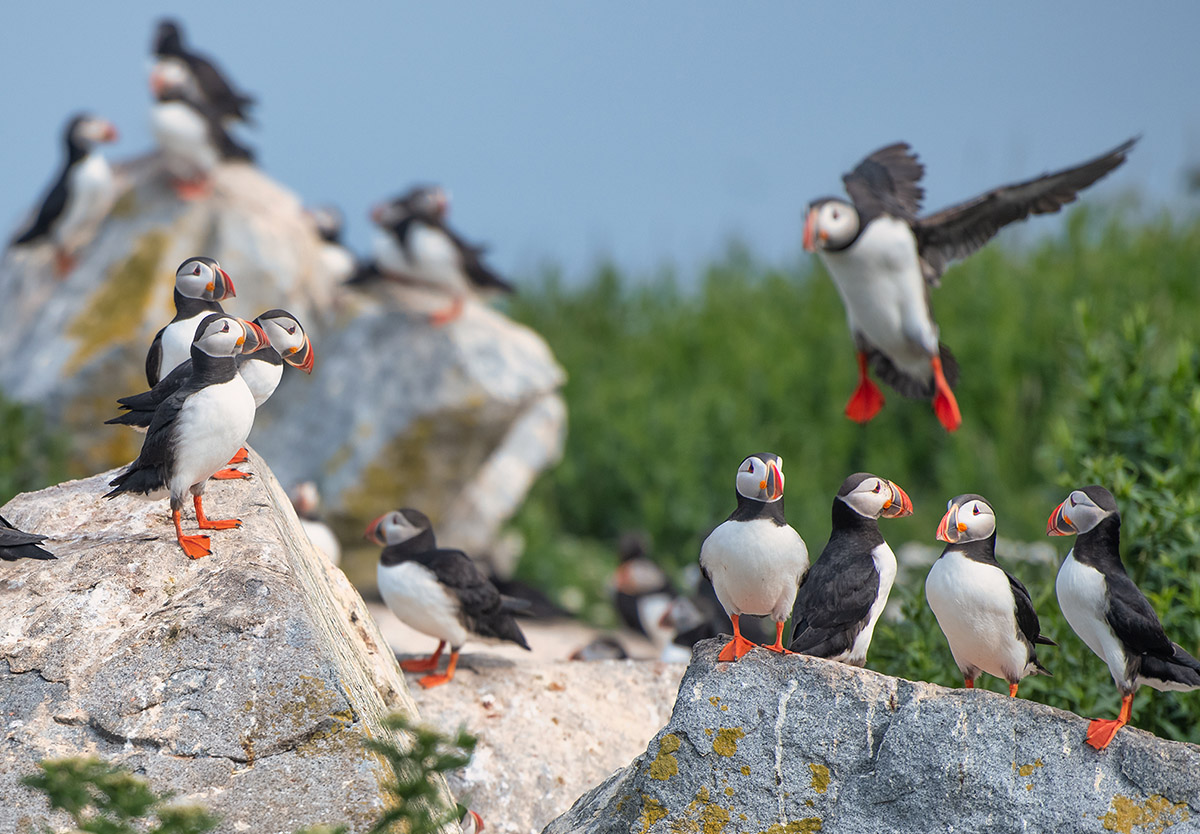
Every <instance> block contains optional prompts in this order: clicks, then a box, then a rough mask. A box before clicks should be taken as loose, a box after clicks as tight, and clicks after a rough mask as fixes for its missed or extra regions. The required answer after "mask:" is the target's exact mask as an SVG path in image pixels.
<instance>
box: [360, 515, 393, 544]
mask: <svg viewBox="0 0 1200 834" xmlns="http://www.w3.org/2000/svg"><path fill="white" fill-rule="evenodd" d="M387 517H388V513H384V514H383V515H381V516H380V517H379V518H377V519H375V520H374V521H372V522H371V523H370V524H368V525H367V530H366V532H365V533H363V538H364V539H366V540H367V541H369V542H375V544H378V545H381V546H382V545H386V544H387V542H385V541H384V540H383V536H382V535H380V533H379V525H380V524H382V523H383V520H384V519H385V518H387Z"/></svg>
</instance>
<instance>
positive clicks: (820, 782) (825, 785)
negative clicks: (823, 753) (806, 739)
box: [808, 764, 829, 793]
mask: <svg viewBox="0 0 1200 834" xmlns="http://www.w3.org/2000/svg"><path fill="white" fill-rule="evenodd" d="M808 769H809V770H811V771H812V789H813V790H814V791H816V792H817V793H825V791H827V790H829V768H827V767H825V765H819V764H810V765H809V766H808Z"/></svg>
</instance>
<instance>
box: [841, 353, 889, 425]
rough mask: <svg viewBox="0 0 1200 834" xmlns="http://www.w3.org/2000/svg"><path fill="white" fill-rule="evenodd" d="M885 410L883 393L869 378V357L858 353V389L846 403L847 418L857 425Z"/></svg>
mask: <svg viewBox="0 0 1200 834" xmlns="http://www.w3.org/2000/svg"><path fill="white" fill-rule="evenodd" d="M881 408H883V392H882V391H880V390H879V386H877V385H876V384H875V383H874V382H872V381H871V379H870V377H868V376H867V355H866V354H865V353H863V352H862V351H859V352H858V388H856V389H855V391H854V395H853V396H852V397H850V402H848V403H846V416H847V417H849V418H850V419H851V420H853V421H854V422H856V423H865V422H867V421H868V420H870V419H871V418H872V417H874V416H875V415H876V414H878V413H879V409H881Z"/></svg>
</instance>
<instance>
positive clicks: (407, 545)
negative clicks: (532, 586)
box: [365, 509, 529, 689]
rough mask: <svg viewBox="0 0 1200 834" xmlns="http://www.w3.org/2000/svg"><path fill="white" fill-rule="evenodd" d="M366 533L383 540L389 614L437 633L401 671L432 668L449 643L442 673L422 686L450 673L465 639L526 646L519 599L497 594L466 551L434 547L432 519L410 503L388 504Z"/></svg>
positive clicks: (382, 589)
mask: <svg viewBox="0 0 1200 834" xmlns="http://www.w3.org/2000/svg"><path fill="white" fill-rule="evenodd" d="M365 535H366V538H367V539H368V540H370V541H373V542H375V543H376V544H379V545H383V546H384V547H383V552H382V553H380V554H379V569H378V581H379V594H380V596H382V597H383V601H384V602H385V603H386V604H387V607H388V608H389V609H390V610H391V612H392V613H393V614H395V615H396V617H398V618H399V619H400V620H401V621H402V622H404V623H406V624H408V625H409V626H412V627H413V628H415V629H416V630H417V631H420V632H421V633H423V634H428V635H429V636H430V637H436V638H437V639H438V647H437V650H436V651H434V653H433V654H432V655H431V656H430V657H428V658H426V659H424V660H406V661H403V662H402V663H401V664H400V666H401V668H402V669H404V670H405V671H406V672H433V671H434V670H435V669H437V666H438V660H439V659H440V658H441V656H442V649H444V648H445V647H446V644H447V643H449V644H450V664H449V665H448V666H447V667H446V671H445V672H444V673H443V674H440V675H439V674H429V675H426V676H425V677H423V678H421V679H420V680H419V681H418V683H420V684H421V686H423V687H425V688H426V689H428V688H429V687H431V686H437V685H439V684H443V683H446V682H447V681H449V680H450V679H451V678H453V677H454V669H455V667H456V666H457V665H458V652H459V649H461V648H462V646H463V644H464V643H466V642H467V640H471V639H474V640H486V641H490V642H497V641H501V640H507V641H509V642H510V643H516V644H517V645H518V646H520V647H521V648H523V649H526V650H528V649H529V644H528V643H527V642H525V635H524V634H522V633H521V627H520V626H518V625H517V622H516V620H514V619H513V616H512V612H513V611H515V610H518V609H519V608H520V605H519V604H518V602H517V601H516V600H513V599H510V598H508V597H505V596H501V594H500V592H499V591H497V590H496V586H494V585H493V584H492V583H491V582H489V581H488V580H487V577H485V576H484V575H483V574H482V573H480V572H479V568H477V567H475V563H474V562H472V561H471V557H469V556H468V555H467V554H465V553H463V552H462V551H461V550H447V549H443V548H439V547H438V546H437V541H436V539H435V538H434V535H433V524H432V523H431V522H430V521H429V519H428V518H427V517H426V516H425V514H424V513H421V512H418V511H417V510H413V509H403V510H393V511H392V512H390V513H385V514H383V515H381V516H380V517H379V518H377V519H375V520H374V521H372V522H371V524H370V526H368V527H367V532H366V534H365Z"/></svg>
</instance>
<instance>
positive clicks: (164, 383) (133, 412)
mask: <svg viewBox="0 0 1200 834" xmlns="http://www.w3.org/2000/svg"><path fill="white" fill-rule="evenodd" d="M159 349H160V351H161V349H162V348H161V344H160V346H159ZM191 375H192V360H191V359H188V360H187V361H185V362H181V363H180V364H179V366H178V367H177V368H175V370H173V371H171V373H169V374H167V375H166V376H165V377H163V378H162V379H160V380H159V381H158V384H157V385H155V386H154V387H153V388H151V389H150V390H149V391H143V392H142V393H141V394H133V395H131V396H128V397H121V398H120V399H119V400H117V402H118V403H120V405H121V408H122V409H123V410H124V411H125V412H126V413H125V414H121V415H118V416H117V417H114V418H112V419H111V420H105V421H104V424H105V425H120V426H142V427H143V428H144V427H148V426H149V425H150V423H151V421H152V420H153V419H154V412H155V410H157V409H158V407H159V405H161V404H162V402H163V401H164V400H166V399H167V397H169V396H171V395H172V394H174V393H175V392H176V391H178V390H179V389H180V388H182V387H183V384H184V383H185V382H187V380H188V378H189V377H190V376H191Z"/></svg>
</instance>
